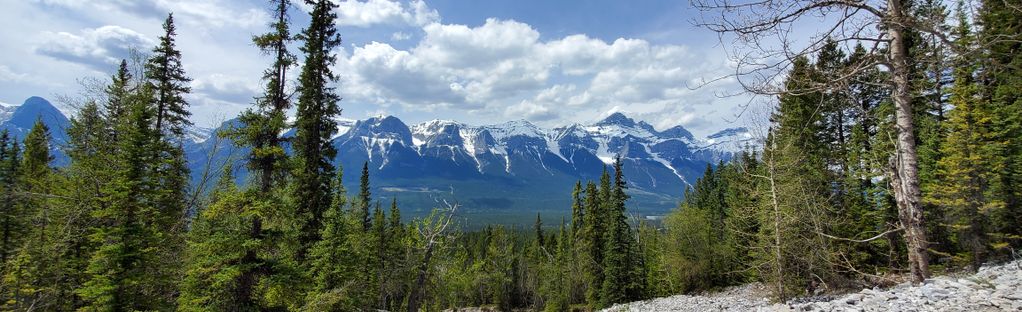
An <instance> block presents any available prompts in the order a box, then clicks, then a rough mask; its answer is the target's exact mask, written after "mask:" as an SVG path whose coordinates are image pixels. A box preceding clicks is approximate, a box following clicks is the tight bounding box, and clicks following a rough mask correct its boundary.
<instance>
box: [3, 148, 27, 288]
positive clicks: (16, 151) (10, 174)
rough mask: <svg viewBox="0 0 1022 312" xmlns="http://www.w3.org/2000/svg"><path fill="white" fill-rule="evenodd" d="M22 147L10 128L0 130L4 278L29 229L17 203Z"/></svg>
mask: <svg viewBox="0 0 1022 312" xmlns="http://www.w3.org/2000/svg"><path fill="white" fill-rule="evenodd" d="M20 163H21V148H20V144H18V142H17V139H15V138H13V137H11V136H10V133H9V132H8V131H7V129H3V130H0V198H2V199H3V202H2V203H0V235H2V236H3V237H0V244H2V245H0V276H2V275H3V272H4V271H3V270H4V267H6V263H7V260H8V259H10V258H11V257H12V256H13V255H14V253H15V252H16V251H17V248H18V246H21V243H20V242H21V239H22V237H23V235H24V234H23V232H24V231H25V230H26V229H27V225H26V224H25V222H26V220H25V216H24V214H23V211H22V207H21V205H20V204H19V201H18V200H17V198H16V197H15V196H16V193H17V189H16V188H17V187H18V183H17V181H18V177H19V176H20V174H19V172H18V171H19V167H20Z"/></svg>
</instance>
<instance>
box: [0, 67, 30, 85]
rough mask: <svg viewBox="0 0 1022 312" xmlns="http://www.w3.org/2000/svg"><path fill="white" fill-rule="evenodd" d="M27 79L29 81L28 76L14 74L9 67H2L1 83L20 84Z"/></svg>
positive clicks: (0, 72) (0, 71)
mask: <svg viewBox="0 0 1022 312" xmlns="http://www.w3.org/2000/svg"><path fill="white" fill-rule="evenodd" d="M26 79H28V75H26V74H22V73H17V72H14V71H13V70H11V68H10V67H7V65H0V81H4V82H20V81H24V80H26Z"/></svg>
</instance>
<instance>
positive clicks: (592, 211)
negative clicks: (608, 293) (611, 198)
mask: <svg viewBox="0 0 1022 312" xmlns="http://www.w3.org/2000/svg"><path fill="white" fill-rule="evenodd" d="M585 193H586V200H585V211H586V214H585V226H583V229H582V233H583V234H582V235H581V236H582V239H581V244H582V247H581V249H582V254H583V255H582V259H583V260H582V261H583V272H585V297H586V302H588V303H589V304H590V306H595V305H596V304H598V303H599V302H600V288H601V287H603V250H604V237H603V234H604V233H606V227H605V226H604V221H603V215H604V210H603V204H602V203H601V201H600V199H601V198H600V192H599V190H598V189H597V187H596V183H594V182H592V181H590V182H589V183H587V184H586V192H585Z"/></svg>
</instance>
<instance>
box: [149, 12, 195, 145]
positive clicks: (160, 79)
mask: <svg viewBox="0 0 1022 312" xmlns="http://www.w3.org/2000/svg"><path fill="white" fill-rule="evenodd" d="M176 36H177V27H176V26H174V14H173V13H171V14H168V15H167V19H166V20H165V21H164V22H163V35H162V36H160V38H159V40H160V43H159V45H157V46H156V48H154V49H153V54H152V56H151V57H150V58H149V61H148V62H147V63H146V66H145V73H146V78H147V79H148V80H149V83H150V84H152V88H153V91H154V92H155V97H154V103H155V105H156V111H155V115H156V116H155V119H156V120H155V121H154V122H155V126H156V129H157V131H158V133H159V135H160V136H161V138H162V137H163V136H165V135H174V136H180V135H183V134H184V127H185V126H186V125H190V124H191V121H189V120H188V116H191V113H189V112H188V103H187V102H185V99H184V95H185V94H187V93H190V92H191V91H192V89H191V87H189V86H188V82H190V81H191V78H188V76H186V75H185V71H184V67H182V66H181V51H178V50H177V45H176V43H175V41H176V38H175V37H176Z"/></svg>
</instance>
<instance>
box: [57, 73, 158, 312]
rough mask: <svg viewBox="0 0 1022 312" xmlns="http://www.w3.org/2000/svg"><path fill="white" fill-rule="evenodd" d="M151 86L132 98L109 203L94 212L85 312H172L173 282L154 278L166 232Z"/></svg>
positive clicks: (84, 292)
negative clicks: (158, 198)
mask: <svg viewBox="0 0 1022 312" xmlns="http://www.w3.org/2000/svg"><path fill="white" fill-rule="evenodd" d="M153 94H154V92H153V90H152V88H151V87H149V86H146V87H143V88H141V89H140V90H139V92H138V93H137V94H133V95H132V96H131V100H130V101H129V103H130V104H129V105H128V113H127V117H126V122H124V123H121V124H119V125H117V126H118V130H117V133H118V135H119V137H120V140H119V142H117V144H118V147H117V150H118V153H117V156H116V157H114V158H113V159H114V160H115V161H113V162H112V163H110V164H109V165H110V167H111V168H112V170H114V175H115V177H114V178H113V181H111V182H110V183H109V184H107V185H106V186H105V188H106V190H105V191H104V192H105V193H107V194H109V200H108V204H107V205H105V206H101V207H99V208H98V209H96V210H94V211H92V217H93V218H95V219H96V220H97V221H96V222H97V227H96V228H95V229H93V231H92V233H91V234H90V235H89V239H90V241H92V242H93V243H95V244H96V245H97V250H96V251H95V252H94V253H93V254H92V256H91V257H90V260H89V265H88V269H87V272H86V273H87V275H88V280H86V282H85V283H84V286H83V287H82V288H80V289H77V291H76V292H77V293H78V294H79V295H80V296H81V297H82V298H83V299H84V300H85V302H86V306H85V307H84V308H83V309H82V310H85V311H109V310H114V311H124V310H156V309H163V308H167V307H168V306H169V305H170V302H169V301H168V300H169V298H168V297H165V295H166V294H165V293H163V292H162V291H163V290H165V289H166V287H169V286H166V284H167V283H171V282H172V280H171V279H170V278H169V277H167V276H163V275H160V274H155V272H154V271H157V270H158V268H159V266H160V259H158V258H159V257H160V256H159V254H158V253H157V248H158V245H159V244H161V243H166V242H165V241H162V240H160V239H159V237H161V236H163V234H161V233H162V232H163V231H164V230H165V229H164V228H163V227H161V226H160V225H159V223H158V221H162V218H161V216H160V210H159V209H158V208H157V207H156V206H154V205H153V204H154V202H153V201H152V199H153V198H155V195H154V193H155V192H156V190H157V189H158V187H157V184H156V183H157V181H155V180H154V177H153V175H152V172H153V170H154V168H153V167H152V164H151V163H152V162H153V160H154V158H155V157H156V156H155V155H154V153H153V150H154V147H155V146H158V143H157V142H158V141H157V138H158V135H157V134H156V130H155V129H153V128H152V127H151V125H152V124H153V120H154V115H155V112H154V110H153V109H152V107H150V106H149V103H151V101H152V97H153Z"/></svg>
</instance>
